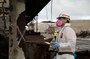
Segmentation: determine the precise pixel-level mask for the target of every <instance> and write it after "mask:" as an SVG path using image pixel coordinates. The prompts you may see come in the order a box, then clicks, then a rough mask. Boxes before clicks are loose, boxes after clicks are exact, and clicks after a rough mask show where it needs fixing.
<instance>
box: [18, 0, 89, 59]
mask: <svg viewBox="0 0 90 59" xmlns="http://www.w3.org/2000/svg"><path fill="white" fill-rule="evenodd" d="M49 1H50V0H25V11H24V12H22V13H21V14H20V15H19V17H18V20H17V25H18V27H19V29H20V31H21V33H23V32H24V30H25V25H26V24H27V23H28V22H30V21H32V20H33V18H34V17H35V16H37V14H38V13H39V12H40V11H41V10H42V9H43V7H44V6H45V5H46V4H47V3H48V2H49ZM20 36H21V35H20V33H18V37H20ZM19 46H20V47H22V49H23V51H24V55H25V59H52V58H53V57H52V54H51V53H53V54H54V53H55V52H52V51H49V45H47V44H45V43H44V37H43V36H41V35H40V33H39V32H34V31H32V32H30V34H29V35H26V33H25V34H24V38H22V39H21V41H20V44H19ZM76 54H77V58H76V59H90V52H89V51H88V50H84V51H76Z"/></svg>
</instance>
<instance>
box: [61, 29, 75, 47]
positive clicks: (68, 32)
mask: <svg viewBox="0 0 90 59" xmlns="http://www.w3.org/2000/svg"><path fill="white" fill-rule="evenodd" d="M64 37H65V40H67V42H65V43H60V47H62V48H63V47H64V48H65V47H72V48H73V47H75V45H76V34H75V32H74V30H73V29H72V28H69V27H67V28H66V29H65V31H64Z"/></svg>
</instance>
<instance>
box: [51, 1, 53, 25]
mask: <svg viewBox="0 0 90 59" xmlns="http://www.w3.org/2000/svg"><path fill="white" fill-rule="evenodd" d="M52 7H53V0H51V20H53V18H52ZM51 26H52V23H51Z"/></svg>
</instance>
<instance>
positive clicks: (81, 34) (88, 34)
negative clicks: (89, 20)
mask: <svg viewBox="0 0 90 59" xmlns="http://www.w3.org/2000/svg"><path fill="white" fill-rule="evenodd" d="M76 34H77V37H80V38H90V31H88V30H86V31H81V32H79V33H76Z"/></svg>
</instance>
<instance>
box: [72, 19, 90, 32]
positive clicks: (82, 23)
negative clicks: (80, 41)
mask: <svg viewBox="0 0 90 59" xmlns="http://www.w3.org/2000/svg"><path fill="white" fill-rule="evenodd" d="M71 25H72V28H73V29H74V30H75V31H76V32H80V31H81V30H89V31H90V20H73V21H71Z"/></svg>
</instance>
